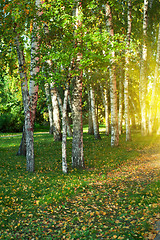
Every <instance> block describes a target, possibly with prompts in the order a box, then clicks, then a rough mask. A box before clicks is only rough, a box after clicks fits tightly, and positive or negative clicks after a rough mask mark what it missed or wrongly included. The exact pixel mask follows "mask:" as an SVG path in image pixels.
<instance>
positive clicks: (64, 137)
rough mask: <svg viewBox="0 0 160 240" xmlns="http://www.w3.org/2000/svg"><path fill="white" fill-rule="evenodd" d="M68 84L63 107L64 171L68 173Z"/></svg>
mask: <svg viewBox="0 0 160 240" xmlns="http://www.w3.org/2000/svg"><path fill="white" fill-rule="evenodd" d="M68 92H69V89H68V86H66V89H65V92H64V100H63V109H62V172H63V173H65V174H67V173H68V167H67V99H68Z"/></svg>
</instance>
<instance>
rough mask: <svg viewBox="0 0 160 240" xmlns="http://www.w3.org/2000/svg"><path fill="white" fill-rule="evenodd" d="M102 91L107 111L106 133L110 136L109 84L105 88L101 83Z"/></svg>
mask: <svg viewBox="0 0 160 240" xmlns="http://www.w3.org/2000/svg"><path fill="white" fill-rule="evenodd" d="M100 88H101V93H102V100H103V106H104V111H105V125H106V135H107V136H109V101H108V84H107V85H106V88H104V90H103V87H102V85H100Z"/></svg>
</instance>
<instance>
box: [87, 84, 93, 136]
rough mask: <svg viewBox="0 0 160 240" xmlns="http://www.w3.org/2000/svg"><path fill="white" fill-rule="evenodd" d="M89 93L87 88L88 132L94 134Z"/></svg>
mask: <svg viewBox="0 0 160 240" xmlns="http://www.w3.org/2000/svg"><path fill="white" fill-rule="evenodd" d="M90 95H91V94H90V89H88V134H89V135H94V130H93V121H92V110H91V96H90Z"/></svg>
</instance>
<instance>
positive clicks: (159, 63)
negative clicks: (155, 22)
mask: <svg viewBox="0 0 160 240" xmlns="http://www.w3.org/2000/svg"><path fill="white" fill-rule="evenodd" d="M159 68H160V23H159V28H158V41H157V55H156V66H155V74H154V81H153V87H152V98H151V102H150V113H149V134H150V135H151V134H152V133H153V131H154V130H155V127H156V126H154V125H155V121H156V115H157V116H158V112H157V111H156V110H157V104H158V101H157V99H159V97H160V94H159V92H158V90H159V88H158V85H159V86H160V77H159Z"/></svg>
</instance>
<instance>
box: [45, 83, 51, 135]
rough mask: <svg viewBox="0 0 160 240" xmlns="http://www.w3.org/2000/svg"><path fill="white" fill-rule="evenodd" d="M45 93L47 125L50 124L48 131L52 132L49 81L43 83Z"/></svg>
mask: <svg viewBox="0 0 160 240" xmlns="http://www.w3.org/2000/svg"><path fill="white" fill-rule="evenodd" d="M45 93H46V100H47V107H48V115H49V125H50V130H49V133H50V134H53V110H52V103H51V93H50V85H49V83H46V84H45Z"/></svg>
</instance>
